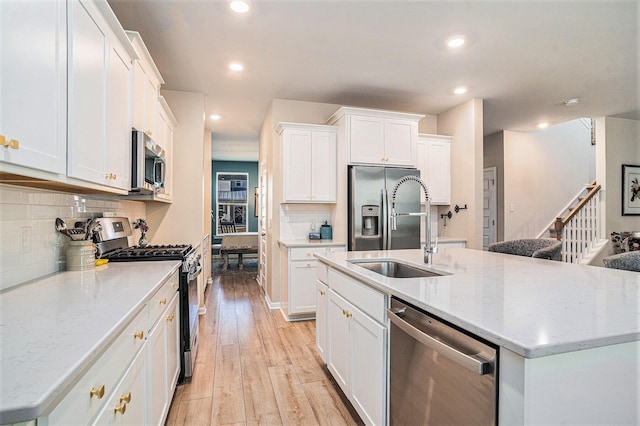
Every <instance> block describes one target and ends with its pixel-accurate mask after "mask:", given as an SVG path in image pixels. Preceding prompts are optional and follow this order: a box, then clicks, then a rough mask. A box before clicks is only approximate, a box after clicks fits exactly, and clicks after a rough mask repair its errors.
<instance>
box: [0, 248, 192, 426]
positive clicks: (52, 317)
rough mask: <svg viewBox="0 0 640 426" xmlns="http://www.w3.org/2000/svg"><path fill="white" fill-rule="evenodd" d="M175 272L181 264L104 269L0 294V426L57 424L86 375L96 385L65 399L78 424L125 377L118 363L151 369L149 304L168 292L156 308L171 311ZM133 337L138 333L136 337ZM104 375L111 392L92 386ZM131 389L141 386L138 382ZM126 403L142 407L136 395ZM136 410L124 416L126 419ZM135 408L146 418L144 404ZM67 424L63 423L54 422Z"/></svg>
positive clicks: (59, 275) (53, 277)
mask: <svg viewBox="0 0 640 426" xmlns="http://www.w3.org/2000/svg"><path fill="white" fill-rule="evenodd" d="M179 267H180V262H179V261H161V262H157V261H156V262H132V263H126V262H125V263H109V264H107V265H104V266H101V267H98V268H97V269H96V270H95V271H84V272H60V273H56V274H52V275H50V276H47V277H44V278H42V279H38V280H34V281H32V282H27V283H24V284H21V285H18V286H15V287H12V288H9V289H7V290H4V291H2V292H0V357H1V358H0V359H1V363H2V364H1V365H0V368H1V370H0V371H1V375H0V423H1V424H4V423H15V422H26V421H32V420H36V419H40V418H42V417H43V416H49V419H48V421H49V423H50V424H56V421H54V420H53V419H52V418H56V415H57V414H58V413H57V412H56V411H57V410H58V408H59V407H62V406H65V403H66V402H67V400H68V399H69V398H68V396H67V395H71V394H72V393H73V391H74V390H75V389H76V388H77V387H78V384H80V385H83V382H82V380H83V378H84V377H88V378H89V379H92V380H95V381H96V383H95V384H93V383H92V384H91V385H89V386H88V387H86V389H85V387H82V389H80V393H81V394H82V398H78V399H79V400H78V401H71V400H69V402H70V403H71V405H69V407H68V408H69V409H68V413H69V415H70V416H71V418H73V419H75V420H74V421H73V422H74V423H79V424H80V423H88V422H89V420H91V419H92V418H94V417H95V416H96V415H98V410H100V409H101V408H100V404H103V401H105V402H106V401H107V400H108V399H107V398H108V397H109V393H111V392H112V389H113V392H115V391H116V390H117V389H116V388H115V385H116V384H117V383H118V382H119V381H120V378H121V377H123V376H122V374H124V375H125V377H126V374H125V372H124V367H122V368H123V370H122V372H120V371H118V370H117V368H119V367H120V365H123V366H124V365H127V364H128V363H129V362H130V359H133V358H134V357H135V359H136V361H134V363H133V364H134V366H136V365H138V364H136V362H139V363H140V365H142V366H146V367H147V368H150V367H148V365H147V364H146V363H147V362H148V361H147V359H146V352H144V351H143V349H144V345H145V343H146V339H148V332H149V330H150V327H149V325H148V323H149V322H150V321H151V320H153V318H152V316H151V315H150V313H149V312H150V311H149V310H147V305H148V304H150V303H151V301H153V300H154V298H155V296H156V295H158V294H159V293H162V292H164V291H165V290H164V287H167V291H169V293H162V295H161V296H162V297H163V299H160V301H159V304H161V306H167V307H170V306H171V303H172V302H171V298H173V300H174V301H173V303H174V305H173V306H175V303H176V300H177V297H176V296H177V293H176V291H177V271H178V268H179ZM174 284H175V286H174ZM171 289H173V293H171ZM165 294H167V295H166V296H164V295H165ZM172 294H175V296H173V295H172ZM163 302H164V303H163ZM130 328H131V330H129V329H130ZM129 331H131V334H130V335H129ZM133 331H135V332H136V333H137V332H138V331H139V332H140V334H139V335H138V334H136V336H134V333H133ZM125 334H126V336H125ZM122 336H124V337H122ZM121 340H122V341H121ZM129 354H131V355H129ZM138 360H139V361H138ZM149 360H151V357H150V359H149ZM114 364H115V365H114ZM102 366H104V368H102ZM100 369H102V371H101V370H100ZM104 370H108V371H106V372H105V371H104ZM128 371H131V370H128ZM88 372H89V373H90V374H87V373H88ZM140 372H141V373H140V374H141V375H140V376H136V377H137V378H140V377H143V378H144V377H145V376H144V374H145V373H144V368H141V369H140ZM102 376H107V378H106V379H105V380H111V382H112V384H113V386H109V385H108V384H107V386H106V387H105V386H103V387H102V391H99V386H100V385H101V384H103V383H108V381H106V382H102V381H100V382H98V380H97V379H98V378H101V377H102ZM123 380H124V379H123ZM137 385H138V386H143V383H142V382H141V381H140V380H138V383H137ZM156 386H159V385H158V384H156ZM90 389H91V391H92V393H91V395H90ZM103 395H104V396H105V398H104V399H102V396H103ZM100 400H102V401H100ZM131 401H132V402H131V404H134V403H135V404H141V403H143V400H142V399H141V398H140V397H139V396H138V397H136V396H134V397H133V398H131ZM85 404H88V406H87V407H85ZM135 407H136V406H135V405H133V406H130V407H129V410H127V415H128V416H129V418H131V417H130V416H132V415H133V414H134V410H135ZM66 408H67V407H66V406H65V409H66ZM107 408H112V406H109V407H107ZM141 409H142V410H143V413H144V410H145V407H144V404H142V407H141ZM52 413H55V414H56V415H53V416H52ZM85 413H86V420H85V418H84V417H83V416H84V415H85ZM64 414H65V415H66V414H67V413H64ZM107 414H108V415H111V413H107ZM143 415H144V414H143ZM60 417H64V416H62V414H61V415H60ZM68 422H69V420H68V417H67V420H64V421H63V420H60V421H59V422H58V423H65V424H68Z"/></svg>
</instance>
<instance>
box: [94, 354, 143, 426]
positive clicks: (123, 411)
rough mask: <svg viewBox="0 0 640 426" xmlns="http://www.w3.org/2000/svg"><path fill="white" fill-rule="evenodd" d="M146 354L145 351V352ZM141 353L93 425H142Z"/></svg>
mask: <svg viewBox="0 0 640 426" xmlns="http://www.w3.org/2000/svg"><path fill="white" fill-rule="evenodd" d="M145 352H146V351H145ZM145 352H141V353H139V354H138V356H137V357H136V358H135V360H134V361H133V362H132V363H131V367H130V368H129V369H128V370H127V372H126V373H125V375H124V377H123V378H122V380H121V381H120V383H118V385H117V387H116V391H115V392H114V393H113V394H112V395H110V397H109V400H108V401H107V404H105V407H104V408H103V410H102V412H101V413H100V415H99V416H98V418H97V419H96V421H95V423H94V425H96V426H97V425H114V424H125V425H143V424H150V423H149V422H148V421H145V396H144V390H143V388H144V379H145V365H146V361H145V358H146V353H145Z"/></svg>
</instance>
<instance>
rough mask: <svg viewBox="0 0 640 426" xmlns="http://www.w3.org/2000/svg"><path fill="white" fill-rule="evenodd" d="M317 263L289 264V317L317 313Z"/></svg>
mask: <svg viewBox="0 0 640 426" xmlns="http://www.w3.org/2000/svg"><path fill="white" fill-rule="evenodd" d="M315 282H316V262H315V261H292V262H289V315H292V314H305V313H309V312H315V311H316V292H315Z"/></svg>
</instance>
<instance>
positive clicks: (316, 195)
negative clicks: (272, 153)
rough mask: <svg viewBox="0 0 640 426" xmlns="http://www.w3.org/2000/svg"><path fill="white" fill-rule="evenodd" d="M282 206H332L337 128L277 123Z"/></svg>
mask: <svg viewBox="0 0 640 426" xmlns="http://www.w3.org/2000/svg"><path fill="white" fill-rule="evenodd" d="M276 131H277V132H278V133H279V134H280V135H281V144H282V181H283V202H285V203H286V202H304V203H335V202H336V200H337V177H336V176H337V128H336V127H334V126H323V125H313V124H298V123H280V124H278V126H277V129H276Z"/></svg>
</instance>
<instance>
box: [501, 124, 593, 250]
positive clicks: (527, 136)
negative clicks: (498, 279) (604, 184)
mask: <svg viewBox="0 0 640 426" xmlns="http://www.w3.org/2000/svg"><path fill="white" fill-rule="evenodd" d="M595 158H596V148H595V146H594V145H591V129H590V128H588V127H587V126H585V124H584V123H583V122H581V121H580V120H572V121H569V122H566V123H562V124H558V125H555V126H552V127H549V128H547V129H544V130H539V131H535V132H529V133H521V132H513V131H505V132H504V182H503V186H504V239H505V240H511V239H516V238H535V237H536V236H537V235H538V234H539V233H540V232H541V231H542V230H544V229H545V228H546V227H547V225H548V224H549V223H550V222H551V221H553V220H554V219H555V218H556V217H558V215H559V214H561V213H562V211H563V209H564V207H565V206H566V205H567V203H569V202H570V201H571V200H572V199H573V197H575V196H576V195H577V194H578V193H579V192H580V191H581V190H582V189H584V187H585V186H586V185H587V184H589V183H590V182H591V181H592V180H593V179H595V177H596V173H595Z"/></svg>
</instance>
